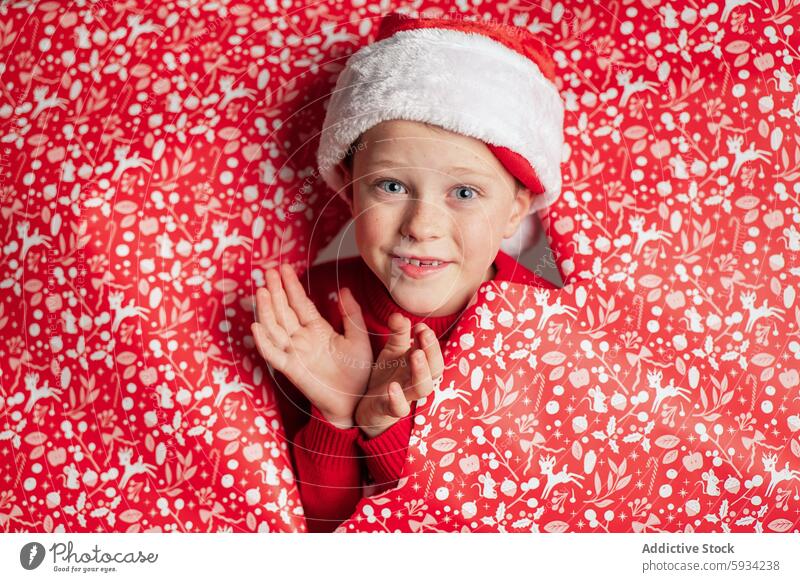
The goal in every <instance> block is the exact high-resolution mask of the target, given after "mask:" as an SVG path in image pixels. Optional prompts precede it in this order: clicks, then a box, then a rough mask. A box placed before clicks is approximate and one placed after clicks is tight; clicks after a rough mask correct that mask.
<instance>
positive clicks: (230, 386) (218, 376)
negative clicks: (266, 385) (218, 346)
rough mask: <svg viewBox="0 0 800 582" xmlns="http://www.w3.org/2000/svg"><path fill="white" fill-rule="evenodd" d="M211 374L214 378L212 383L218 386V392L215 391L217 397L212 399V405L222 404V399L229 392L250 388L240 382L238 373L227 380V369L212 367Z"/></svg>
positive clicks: (233, 392) (243, 390)
mask: <svg viewBox="0 0 800 582" xmlns="http://www.w3.org/2000/svg"><path fill="white" fill-rule="evenodd" d="M211 375H212V376H213V378H214V384H216V385H217V386H219V392H217V397H216V398H215V399H214V406H219V405H220V404H222V401H223V400H225V399H226V398H227V397H228V396H230V395H231V394H235V393H237V392H247V391H249V390H250V387H249V386H248V385H246V384H242V382H241V381H240V380H239V375H238V374H237V375H236V376H235V377H234V378H233V380H232V381H230V382H228V381H227V378H228V370H226V369H225V368H214V369H213V370H212V371H211Z"/></svg>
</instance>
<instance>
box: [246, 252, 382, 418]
mask: <svg viewBox="0 0 800 582" xmlns="http://www.w3.org/2000/svg"><path fill="white" fill-rule="evenodd" d="M266 277H267V289H265V288H263V287H262V288H260V289H258V290H257V291H256V305H257V309H256V313H257V318H258V321H257V322H256V323H253V324H251V326H250V330H251V331H252V333H253V338H254V339H255V342H256V347H257V348H258V351H259V353H260V354H261V356H262V357H263V358H264V359H265V360H266V361H267V362H269V363H270V365H272V367H273V368H275V369H276V370H278V371H279V372H281V373H282V374H284V375H285V376H286V377H287V378H288V379H289V381H291V382H292V384H294V385H295V386H296V387H297V388H298V389H299V390H300V391H301V392H302V393H303V394H304V395H305V396H306V398H308V399H309V401H311V403H312V404H313V405H314V406H316V407H317V408H318V409H319V411H320V412H321V413H322V414H323V416H324V417H325V418H326V419H327V420H328V421H329V422H331V423H332V424H334V425H336V426H338V427H339V428H350V427H352V426H353V413H354V411H355V408H356V405H357V404H358V401H359V399H360V398H361V396H362V395H363V394H364V390H365V388H366V386H367V382H368V381H369V375H370V368H371V364H372V347H371V346H370V342H369V336H368V334H367V327H366V324H365V323H364V317H363V316H362V314H361V307H360V306H359V305H358V302H357V301H356V300H355V298H354V297H353V295H352V293H351V292H350V290H349V289H348V288H346V287H345V288H342V289H340V290H339V303H338V305H339V312H340V313H341V314H342V321H343V323H344V335H340V334H338V333H337V332H336V330H334V329H333V327H332V326H331V325H330V323H328V322H327V321H326V320H325V318H323V317H322V316H321V315H320V313H319V311H318V310H317V308H316V306H315V305H314V303H313V302H312V301H311V299H309V298H308V295H306V292H305V289H303V286H302V285H301V284H300V281H299V279H298V278H297V274H296V273H295V272H294V269H292V267H291V266H290V265H281V269H280V275H279V274H278V271H276V270H275V269H270V270H269V271H267V275H266ZM284 289H285V291H284Z"/></svg>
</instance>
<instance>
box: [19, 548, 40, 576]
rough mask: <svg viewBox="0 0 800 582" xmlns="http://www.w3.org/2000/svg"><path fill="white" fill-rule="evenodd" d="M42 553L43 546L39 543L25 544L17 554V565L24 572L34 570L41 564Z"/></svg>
mask: <svg viewBox="0 0 800 582" xmlns="http://www.w3.org/2000/svg"><path fill="white" fill-rule="evenodd" d="M44 553H45V552H44V546H43V545H42V544H40V543H39V542H30V543H27V544H25V545H24V546H22V549H21V550H20V552H19V563H20V564H22V567H23V568H25V569H26V570H35V569H36V568H38V567H39V566H40V565H41V564H42V561H43V560H44Z"/></svg>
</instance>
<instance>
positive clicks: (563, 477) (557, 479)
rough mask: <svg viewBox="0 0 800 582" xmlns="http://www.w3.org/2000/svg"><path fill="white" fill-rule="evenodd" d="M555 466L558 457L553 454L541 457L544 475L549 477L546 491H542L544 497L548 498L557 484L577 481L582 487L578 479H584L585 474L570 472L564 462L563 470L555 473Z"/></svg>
mask: <svg viewBox="0 0 800 582" xmlns="http://www.w3.org/2000/svg"><path fill="white" fill-rule="evenodd" d="M555 466H556V459H555V457H553V456H552V455H548V456H546V457H542V458H540V459H539V468H540V469H541V471H542V475H544V476H546V477H547V484H546V485H545V486H544V491H543V493H542V497H543V498H544V499H547V498H548V496H549V495H550V492H551V491H552V490H553V487H555V486H556V485H563V484H565V483H575V484H576V485H577V486H578V487H582V486H581V484H580V483H578V481H577V480H578V479H583V478H584V476H583V475H578V474H577V473H570V472H568V471H567V465H566V463H564V468H562V469H561V471H559V472H558V473H553V467H555Z"/></svg>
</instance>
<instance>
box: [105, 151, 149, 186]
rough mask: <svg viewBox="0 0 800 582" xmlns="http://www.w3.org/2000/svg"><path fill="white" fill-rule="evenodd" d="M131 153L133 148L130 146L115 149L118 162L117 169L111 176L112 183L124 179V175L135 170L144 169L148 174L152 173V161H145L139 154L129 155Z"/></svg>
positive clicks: (115, 158) (115, 159) (115, 157)
mask: <svg viewBox="0 0 800 582" xmlns="http://www.w3.org/2000/svg"><path fill="white" fill-rule="evenodd" d="M130 151H131V146H129V145H122V146H117V147H115V148H114V161H116V162H117V168H116V169H115V170H114V173H113V174H112V176H111V180H112V182H116V181H117V180H119V179H120V178H121V177H122V174H124V173H125V172H126V171H127V170H131V169H133V168H142V169H144V170H145V171H147V172H149V171H150V168H151V167H152V162H151V161H150V160H144V159H142V158H140V157H139V153H138V152H136V153H134V154H133V155H131V156H129V155H128V154H129V153H130Z"/></svg>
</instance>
